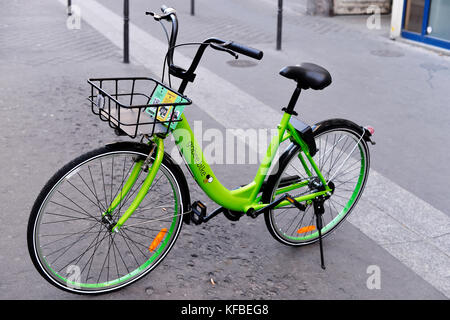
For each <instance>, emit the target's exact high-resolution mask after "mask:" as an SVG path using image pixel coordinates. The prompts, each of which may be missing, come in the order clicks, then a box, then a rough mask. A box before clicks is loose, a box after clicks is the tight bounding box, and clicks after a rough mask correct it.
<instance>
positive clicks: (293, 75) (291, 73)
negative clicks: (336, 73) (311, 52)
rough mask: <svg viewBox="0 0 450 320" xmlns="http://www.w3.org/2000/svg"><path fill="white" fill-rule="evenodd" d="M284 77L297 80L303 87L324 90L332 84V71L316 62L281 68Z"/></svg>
mask: <svg viewBox="0 0 450 320" xmlns="http://www.w3.org/2000/svg"><path fill="white" fill-rule="evenodd" d="M280 74H281V75H282V76H283V77H286V78H288V79H292V80H295V81H297V83H298V85H299V86H300V88H302V89H309V88H311V89H314V90H322V89H324V88H325V87H327V86H329V85H330V84H331V75H330V73H329V72H328V71H327V70H326V69H324V68H322V67H321V66H318V65H317V64H314V63H302V64H300V65H296V66H288V67H284V68H283V69H281V71H280Z"/></svg>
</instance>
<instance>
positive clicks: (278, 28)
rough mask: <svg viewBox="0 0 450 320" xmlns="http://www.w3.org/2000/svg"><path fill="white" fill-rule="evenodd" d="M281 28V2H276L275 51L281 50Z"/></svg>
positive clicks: (279, 0) (281, 0)
mask: <svg viewBox="0 0 450 320" xmlns="http://www.w3.org/2000/svg"><path fill="white" fill-rule="evenodd" d="M282 28H283V0H278V18H277V50H281V31H282Z"/></svg>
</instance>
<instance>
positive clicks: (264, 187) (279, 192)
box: [27, 6, 373, 294]
mask: <svg viewBox="0 0 450 320" xmlns="http://www.w3.org/2000/svg"><path fill="white" fill-rule="evenodd" d="M161 10H162V14H160V15H158V14H155V13H151V12H147V14H149V15H151V16H153V18H154V19H155V20H157V21H160V22H161V24H162V20H167V21H170V22H171V27H172V30H171V34H170V38H169V36H168V33H167V32H166V34H167V36H168V37H167V38H168V42H169V49H168V51H167V55H166V59H165V62H164V66H166V65H167V66H168V74H169V86H166V85H165V84H164V83H163V82H164V80H162V81H161V82H159V81H156V80H154V79H152V78H102V79H90V80H89V81H88V82H89V84H90V85H91V95H90V96H89V100H90V105H91V108H92V111H93V112H94V114H96V115H97V116H99V117H100V119H101V120H103V121H105V122H107V123H108V124H109V125H110V126H111V127H112V128H113V129H114V130H115V131H116V133H117V134H118V135H128V136H130V137H132V138H135V137H137V136H140V137H141V138H142V140H141V141H140V143H136V142H119V143H114V144H109V145H106V146H104V147H101V148H99V149H96V150H93V151H91V152H88V153H86V154H83V155H81V156H80V157H78V158H76V159H74V160H73V161H71V162H70V163H68V164H67V165H65V166H64V167H63V168H61V169H60V170H59V171H58V172H57V173H56V174H55V175H54V176H53V177H52V178H51V179H50V180H49V181H48V182H47V184H46V185H45V186H44V188H43V189H42V191H41V192H40V194H39V196H38V198H37V200H36V202H35V203H34V206H33V208H32V211H31V215H30V219H29V223H28V230H27V237H28V238H27V239H28V248H29V253H30V256H31V258H32V261H33V263H34V265H35V267H36V268H37V270H38V271H39V272H40V274H41V275H42V276H43V277H44V278H45V279H46V280H47V281H49V282H50V283H51V284H53V285H55V286H56V287H58V288H60V289H63V290H67V291H70V292H73V293H82V294H96V293H105V292H110V291H113V290H117V289H120V288H123V287H124V286H126V285H129V284H131V283H133V282H135V281H137V280H138V279H140V278H142V277H143V276H145V275H146V274H148V273H149V272H150V271H152V270H153V269H154V268H155V267H156V266H157V265H158V264H159V263H160V262H161V261H162V260H163V259H164V257H166V255H167V254H168V252H169V251H170V249H171V248H172V247H173V245H174V243H175V241H176V240H177V237H178V235H179V234H180V231H181V227H182V225H183V223H187V224H189V223H194V224H201V223H205V222H207V221H209V220H210V219H211V218H213V217H215V216H217V215H218V214H220V213H223V214H224V215H225V216H226V217H227V218H229V219H230V220H233V221H237V220H239V219H240V218H241V217H242V216H244V215H247V216H250V217H252V218H256V217H258V216H260V215H261V214H264V218H265V222H266V225H267V228H268V230H269V232H270V234H271V235H272V236H273V237H274V238H275V239H276V240H278V241H280V242H281V243H283V244H286V245H291V246H303V245H307V244H311V243H315V242H319V246H320V253H321V265H322V267H323V268H325V266H324V258H323V249H322V239H323V238H324V237H325V236H327V235H329V234H330V233H331V232H332V231H333V230H335V229H336V228H337V227H338V226H339V225H340V224H341V223H342V222H343V221H344V220H345V219H346V218H347V216H348V215H349V214H350V212H351V211H352V210H353V208H354V207H355V205H356V203H357V202H358V199H359V198H360V196H361V194H362V192H363V190H364V186H365V184H366V182H367V178H368V174H369V166H370V156H369V148H368V142H371V143H373V142H372V141H371V136H372V134H373V129H372V128H371V127H362V126H359V125H357V124H355V123H353V122H351V121H348V120H343V119H331V120H326V121H322V122H319V123H317V124H315V125H313V126H309V125H307V124H305V123H303V122H302V121H300V120H298V119H297V118H295V117H294V116H296V115H297V114H296V112H295V110H294V108H295V105H296V102H297V100H298V98H299V95H300V92H301V91H302V90H306V89H314V90H321V89H324V88H325V87H327V86H328V85H330V84H331V76H330V74H329V73H328V71H327V70H325V69H324V68H322V67H319V66H317V65H315V64H311V63H304V64H301V65H296V66H288V67H285V68H283V69H282V70H281V71H280V74H281V75H282V76H284V77H286V78H288V79H292V80H294V81H295V82H296V84H297V85H296V88H295V91H294V93H293V95H292V97H291V99H290V101H289V103H288V105H287V107H285V108H283V109H282V110H283V111H284V114H283V116H282V118H281V122H280V124H279V125H278V127H277V130H278V134H277V135H276V136H275V137H274V138H273V139H272V142H271V143H270V145H269V147H268V150H267V152H266V155H265V158H264V160H263V161H262V163H261V165H260V167H259V169H258V171H257V173H256V176H255V178H254V180H253V181H252V182H250V183H249V184H247V185H245V186H241V187H239V188H236V189H233V190H229V189H227V188H225V187H224V186H223V185H222V184H221V183H220V181H219V179H217V177H216V176H215V175H214V172H213V171H212V170H211V168H210V166H209V164H208V163H207V162H206V161H205V159H204V156H203V152H202V150H201V148H200V146H199V143H198V142H197V140H196V138H195V136H194V134H193V131H192V129H191V128H190V126H189V123H188V121H187V119H186V118H185V116H184V115H183V113H182V111H183V109H184V108H185V107H187V106H188V105H189V104H191V100H190V99H189V98H188V97H186V96H184V95H183V92H184V90H185V88H186V86H187V84H188V83H189V82H193V81H194V79H195V70H196V68H197V66H198V64H199V62H200V59H201V57H202V55H203V53H204V51H205V50H206V48H213V49H216V50H219V51H224V52H227V53H229V54H231V55H233V56H234V57H235V58H237V54H238V53H240V54H243V55H246V56H249V57H251V58H255V59H258V60H259V59H261V58H262V56H263V52H262V51H259V50H257V49H253V48H249V47H246V46H244V45H241V44H238V43H235V42H231V41H223V40H221V39H218V38H209V39H207V40H205V41H204V42H201V43H187V44H180V45H176V38H177V33H178V20H177V16H176V12H175V10H174V9H172V8H167V7H165V6H163V7H162V8H161ZM182 45H198V46H199V48H198V51H197V53H196V55H195V56H194V58H193V60H192V63H191V65H190V67H189V68H188V69H187V70H185V69H183V68H181V67H179V66H176V65H175V64H174V63H173V53H174V49H175V48H176V47H179V46H182ZM170 76H174V77H177V78H180V79H181V80H182V81H181V85H180V87H179V89H178V91H175V90H173V89H172V88H171V87H170ZM163 79H164V71H163ZM170 134H172V135H173V137H174V138H175V143H176V145H177V147H178V148H179V150H180V153H181V154H182V155H183V157H184V159H185V161H186V164H187V167H188V169H189V171H190V172H191V173H192V175H193V177H194V179H195V180H196V182H197V183H198V185H199V186H200V187H201V189H202V190H203V191H204V192H205V193H206V195H207V196H208V197H209V198H210V199H211V200H212V201H214V202H215V203H217V204H218V208H217V209H215V210H213V211H212V212H211V213H208V211H207V207H206V206H205V205H204V204H203V203H202V202H200V201H195V202H193V203H192V202H191V199H190V192H189V186H188V183H187V181H186V178H185V176H184V174H183V172H182V170H181V168H180V167H179V166H178V165H177V164H176V163H175V162H174V161H173V159H172V158H171V157H170V156H169V155H168V154H167V153H165V151H164V141H165V138H167V137H168V136H169V135H170ZM284 141H287V142H289V141H290V145H289V146H288V147H287V149H286V150H285V151H284V152H283V153H282V155H281V156H280V157H279V158H278V160H277V161H275V155H276V152H277V150H278V149H279V145H280V144H281V143H282V142H284ZM275 162H276V163H275Z"/></svg>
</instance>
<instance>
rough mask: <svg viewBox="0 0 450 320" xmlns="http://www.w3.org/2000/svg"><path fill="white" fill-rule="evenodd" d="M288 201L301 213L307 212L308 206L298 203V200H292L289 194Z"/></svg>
mask: <svg viewBox="0 0 450 320" xmlns="http://www.w3.org/2000/svg"><path fill="white" fill-rule="evenodd" d="M285 197H286V200H287V201H288V202H289V203H291V204H293V205H294V206H295V207H296V208H297V209H298V210H300V211H305V210H306V206H305V205H304V204H302V203H300V202H298V201H297V200H295V199H294V198H292V197H291V196H290V195H289V194H287V193H286V196H285Z"/></svg>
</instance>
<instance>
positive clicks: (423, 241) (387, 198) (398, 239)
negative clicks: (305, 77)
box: [59, 0, 450, 297]
mask: <svg viewBox="0 0 450 320" xmlns="http://www.w3.org/2000/svg"><path fill="white" fill-rule="evenodd" d="M59 2H60V3H61V4H63V5H67V3H66V1H65V0H59ZM78 6H79V7H81V15H82V19H83V20H84V21H85V22H87V23H89V24H90V25H91V26H92V27H93V28H94V29H96V30H97V31H98V32H100V33H101V34H102V35H104V36H105V37H106V38H107V39H109V40H110V41H111V42H112V43H114V44H115V45H116V46H118V47H119V48H122V45H123V38H122V35H123V33H122V26H123V19H122V17H120V16H119V15H117V14H115V13H114V12H112V11H111V10H109V9H108V8H105V7H104V6H102V5H101V4H99V3H97V2H96V1H94V0H83V1H80V2H79V3H78ZM130 41H131V45H130V46H131V58H132V61H133V62H136V63H138V64H141V65H143V66H145V67H146V68H148V69H149V70H151V71H152V72H153V73H155V74H158V72H161V71H162V61H163V57H164V56H165V54H166V49H167V44H166V43H163V42H161V41H160V40H158V39H156V38H155V37H153V36H151V35H150V34H148V33H146V32H145V31H143V30H142V29H140V28H139V27H137V26H136V25H134V24H132V23H131V24H130ZM175 61H176V62H177V64H179V65H182V66H188V65H189V64H190V61H191V60H190V59H189V58H187V57H185V56H183V55H181V54H176V55H175ZM208 84H214V85H215V86H216V88H217V89H218V90H215V91H214V97H213V96H211V95H210V93H209V92H205V91H204V88H205V87H208ZM186 94H187V95H188V96H190V97H192V99H193V101H195V102H196V105H197V106H198V107H199V108H201V109H202V110H203V111H204V112H206V113H207V114H208V115H209V116H210V117H211V118H213V119H215V120H216V121H218V122H219V123H221V124H222V125H224V127H225V128H242V129H247V128H256V127H257V128H273V127H274V126H275V125H276V124H277V123H278V121H279V120H280V119H281V112H277V111H275V110H273V109H272V108H270V107H269V106H267V105H265V104H264V103H263V102H261V101H259V100H257V99H256V98H255V97H253V96H251V95H249V94H247V93H246V92H245V91H242V90H241V89H240V88H238V87H236V86H235V85H233V84H232V83H230V82H228V81H226V80H224V79H223V78H221V77H219V76H217V75H216V74H214V73H213V72H211V71H209V70H208V69H206V68H203V67H201V66H199V67H198V69H197V78H196V86H190V87H188V89H187V92H186ZM211 101H220V106H219V105H216V104H214V103H213V104H211ZM248 106H258V112H257V113H253V114H252V118H251V119H250V118H248V117H247V113H248ZM228 110H233V112H229V111H228ZM242 119H247V121H245V122H243V121H242ZM238 138H239V137H238ZM250 147H251V146H250ZM373 150H374V151H375V152H376V148H374V149H373ZM349 222H350V223H352V224H353V225H354V226H356V227H357V228H358V229H359V230H361V231H362V232H363V233H364V234H366V235H367V236H368V237H369V238H370V239H372V240H373V241H375V242H376V243H377V244H379V245H380V246H381V247H383V248H384V249H385V250H387V251H388V252H389V253H390V254H391V255H393V256H394V257H396V258H397V259H398V260H400V261H401V262H402V263H404V264H405V265H406V266H408V267H409V268H410V269H412V270H413V271H414V272H416V273H417V274H418V275H419V276H421V277H422V278H423V279H425V280H426V281H427V282H429V283H430V284H431V285H432V286H434V287H435V288H436V289H438V290H439V291H441V292H442V293H443V294H445V295H446V296H447V297H450V256H449V252H450V218H449V217H448V216H447V215H446V214H444V213H443V212H441V211H439V210H437V209H436V208H434V207H433V206H431V205H430V204H428V203H427V202H425V201H423V200H421V199H419V198H418V197H416V196H415V195H413V194H411V193H410V192H408V191H407V190H405V189H403V188H402V187H400V186H398V185H397V184H395V183H394V182H392V181H391V180H389V179H388V178H386V177H383V176H382V175H381V174H379V173H377V172H376V171H375V170H371V174H370V178H369V181H368V184H367V186H366V190H365V191H364V195H363V197H362V198H361V200H360V202H359V203H358V206H357V208H356V209H355V212H354V213H352V215H351V216H350V217H349Z"/></svg>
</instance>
